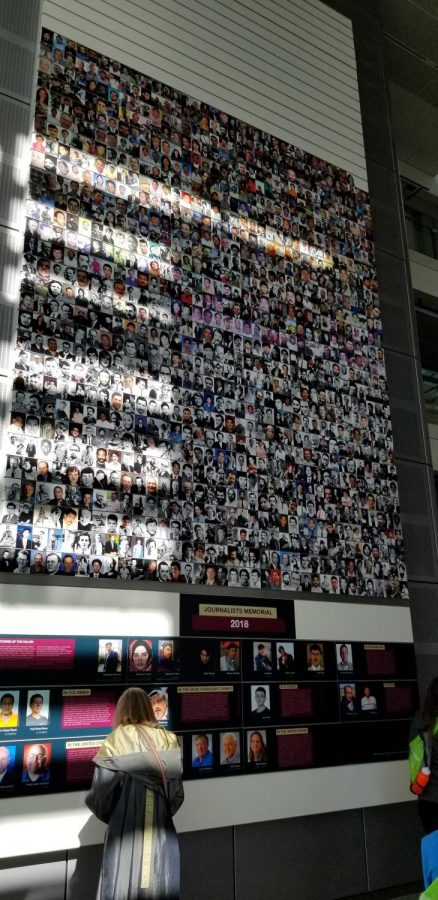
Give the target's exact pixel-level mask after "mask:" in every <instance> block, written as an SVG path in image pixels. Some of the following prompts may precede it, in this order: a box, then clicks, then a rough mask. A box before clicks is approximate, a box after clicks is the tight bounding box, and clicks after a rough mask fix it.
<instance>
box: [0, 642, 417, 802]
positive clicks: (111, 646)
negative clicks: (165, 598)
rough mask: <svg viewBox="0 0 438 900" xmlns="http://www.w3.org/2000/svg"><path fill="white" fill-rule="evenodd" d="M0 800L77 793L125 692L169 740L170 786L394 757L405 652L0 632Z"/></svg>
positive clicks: (406, 669) (402, 741)
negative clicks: (173, 751) (175, 740)
mask: <svg viewBox="0 0 438 900" xmlns="http://www.w3.org/2000/svg"><path fill="white" fill-rule="evenodd" d="M0 663H1V671H2V681H1V686H0V743H1V746H0V797H2V798H3V797H11V796H17V795H19V794H27V795H28V794H29V792H30V791H32V792H34V793H41V792H47V791H50V792H51V791H62V790H78V789H82V788H87V787H88V786H89V784H90V781H91V778H92V773H93V762H92V760H93V757H94V756H95V754H96V752H97V750H98V747H99V746H100V743H101V741H102V739H103V737H104V736H105V735H106V734H108V732H109V731H110V730H111V728H112V722H113V718H114V711H115V706H116V702H117V700H118V698H119V696H120V694H121V693H122V691H123V690H125V688H126V687H127V686H128V685H137V686H138V687H140V688H142V689H143V690H145V691H146V693H147V694H148V696H149V697H150V699H151V703H152V708H153V711H154V714H155V717H156V719H157V721H158V722H159V723H160V725H162V726H163V727H165V728H170V729H172V731H176V732H177V734H178V736H179V739H180V743H181V746H182V749H183V766H184V778H186V779H193V778H205V777H221V776H233V775H242V774H245V773H254V772H260V773H262V772H266V771H280V770H285V769H296V768H310V767H315V766H339V765H343V764H348V763H357V762H373V761H376V762H380V761H382V759H385V760H389V759H402V758H405V757H406V752H407V751H406V747H407V743H408V733H409V728H410V724H411V720H412V717H413V715H414V713H415V710H416V709H417V706H418V688H417V682H416V666H415V655H414V648H413V644H387V643H364V642H358V641H355V642H351V641H346V642H344V641H342V640H339V641H325V640H318V639H307V640H297V639H296V638H293V637H291V636H286V637H284V638H281V639H278V638H277V637H275V638H273V637H272V636H269V637H267V638H260V637H257V638H255V639H254V638H253V637H242V636H240V635H239V636H238V637H237V638H236V639H229V638H224V637H221V636H219V635H216V636H215V637H206V638H204V637H191V638H186V637H176V638H175V637H149V636H144V635H140V636H139V635H137V636H130V637H123V636H120V635H116V636H115V635H114V634H112V633H109V634H101V635H96V636H87V637H79V636H70V637H68V638H66V637H62V636H58V637H56V636H50V637H45V636H40V635H39V636H37V637H32V636H26V637H23V636H17V635H5V636H4V637H3V638H2V639H1V643H0Z"/></svg>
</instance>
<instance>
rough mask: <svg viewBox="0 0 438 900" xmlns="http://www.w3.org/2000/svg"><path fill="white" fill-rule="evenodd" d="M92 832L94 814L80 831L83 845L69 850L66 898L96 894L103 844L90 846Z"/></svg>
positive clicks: (67, 899)
mask: <svg viewBox="0 0 438 900" xmlns="http://www.w3.org/2000/svg"><path fill="white" fill-rule="evenodd" d="M91 832H92V833H93V836H94V833H95V826H94V825H93V816H90V818H89V819H88V821H87V822H86V823H85V825H84V827H83V828H82V829H81V831H80V832H79V840H80V844H81V846H80V847H79V848H77V849H76V850H70V851H68V854H67V882H66V897H65V900H85V898H90V900H91V898H94V897H95V896H96V892H97V885H98V881H99V874H100V868H101V865H102V853H103V844H97V845H96V844H93V845H92V846H89V845H88V842H87V838H88V835H89V834H91ZM26 900H27V898H26ZM29 900H30V898H29ZM32 900H33V898H32ZM48 900H49V898H48Z"/></svg>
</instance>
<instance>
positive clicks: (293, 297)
mask: <svg viewBox="0 0 438 900" xmlns="http://www.w3.org/2000/svg"><path fill="white" fill-rule="evenodd" d="M31 162H32V168H31V173H30V180H29V192H28V205H27V219H26V227H25V247H24V277H23V281H22V285H21V291H20V299H19V314H18V330H17V341H16V354H15V360H14V376H13V383H12V391H11V406H10V416H9V423H8V428H7V438H6V446H5V450H6V457H5V466H4V471H3V479H2V486H1V489H2V509H1V516H0V525H1V527H0V557H1V559H0V569H1V570H2V572H3V573H13V574H15V575H35V576H37V575H38V576H40V575H48V576H57V575H62V576H65V577H88V578H93V579H101V578H118V579H120V580H132V579H134V580H137V579H138V580H144V579H146V580H149V581H157V580H158V581H159V582H175V583H178V584H183V583H189V584H192V583H196V584H205V585H219V586H226V585H230V586H232V587H245V588H247V587H250V588H252V589H254V590H255V589H257V588H259V587H263V588H272V589H273V590H274V591H275V590H285V591H290V590H300V591H305V592H317V593H320V592H324V593H331V594H343V595H345V594H347V595H350V594H351V595H357V594H359V595H365V596H378V597H385V596H389V597H405V596H407V589H406V568H405V562H404V551H403V541H402V534H401V525H400V512H399V500H398V490H397V480H396V472H395V467H394V458H393V449H392V430H391V423H390V417H389V405H388V396H387V389H386V377H385V366H384V355H383V350H382V346H381V319H380V310H379V303H378V292H377V282H376V274H375V261H374V247H373V243H372V231H371V218H370V209H369V202H368V197H367V195H366V194H365V193H364V192H362V191H360V190H357V189H356V188H355V186H354V183H353V179H352V177H351V175H349V173H348V172H346V171H343V170H340V169H338V168H336V167H334V166H333V165H331V164H330V163H329V162H325V161H323V160H321V159H318V158H317V157H314V156H312V155H310V154H308V153H305V152H304V151H303V150H301V149H300V148H299V147H293V146H291V145H290V144H288V143H286V142H284V141H281V140H279V139H278V138H276V137H275V136H272V135H269V134H267V133H266V132H264V131H262V130H260V129H258V128H257V127H254V126H250V125H248V124H246V123H244V122H242V121H240V120H238V119H236V118H235V117H233V116H230V115H228V113H227V112H226V111H223V110H218V109H216V108H213V107H211V106H209V105H208V104H206V103H204V102H202V100H199V99H195V98H192V97H188V96H186V95H184V94H181V93H180V92H178V91H177V90H175V89H174V88H173V87H171V86H169V85H166V84H163V83H161V82H159V81H157V80H155V79H153V78H150V77H148V76H147V74H146V75H145V74H142V73H139V72H135V71H133V70H131V69H130V68H128V67H127V66H124V65H121V64H120V63H119V62H117V61H116V60H113V59H109V58H107V57H105V56H102V55H101V54H99V53H97V52H95V51H94V50H92V49H87V48H86V47H84V46H82V45H80V44H77V43H76V42H74V41H72V40H69V39H68V38H66V37H63V36H62V35H60V34H57V33H52V32H50V31H49V30H47V29H44V32H43V37H42V43H41V54H40V60H39V66H38V85H37V90H36V105H35V116H34V131H33V137H32V159H31ZM388 674H389V673H388Z"/></svg>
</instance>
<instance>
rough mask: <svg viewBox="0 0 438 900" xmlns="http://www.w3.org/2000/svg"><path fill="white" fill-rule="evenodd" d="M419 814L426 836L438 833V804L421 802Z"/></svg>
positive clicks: (419, 802)
mask: <svg viewBox="0 0 438 900" xmlns="http://www.w3.org/2000/svg"><path fill="white" fill-rule="evenodd" d="M418 812H419V814H420V819H421V824H422V826H423V828H424V832H425V834H430V833H431V831H436V829H437V828H438V803H433V802H432V801H431V800H419V801H418Z"/></svg>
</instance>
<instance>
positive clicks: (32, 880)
mask: <svg viewBox="0 0 438 900" xmlns="http://www.w3.org/2000/svg"><path fill="white" fill-rule="evenodd" d="M0 897H1V898H2V900H65V859H64V860H57V861H56V862H49V861H47V859H46V858H45V857H41V861H40V862H35V863H33V864H32V865H29V864H27V862H26V859H24V860H20V861H19V865H17V866H14V867H13V868H12V867H11V868H2V869H1V870H0Z"/></svg>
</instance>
